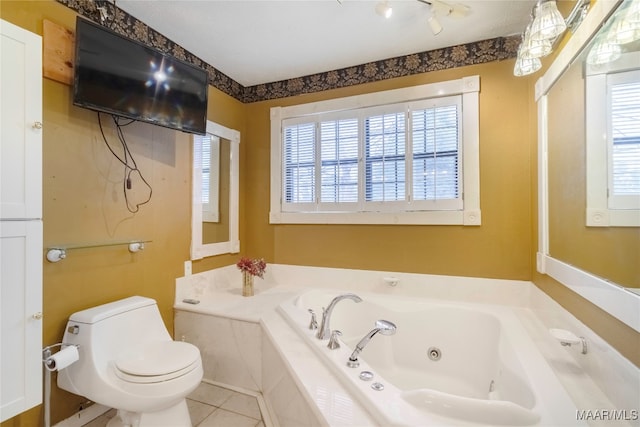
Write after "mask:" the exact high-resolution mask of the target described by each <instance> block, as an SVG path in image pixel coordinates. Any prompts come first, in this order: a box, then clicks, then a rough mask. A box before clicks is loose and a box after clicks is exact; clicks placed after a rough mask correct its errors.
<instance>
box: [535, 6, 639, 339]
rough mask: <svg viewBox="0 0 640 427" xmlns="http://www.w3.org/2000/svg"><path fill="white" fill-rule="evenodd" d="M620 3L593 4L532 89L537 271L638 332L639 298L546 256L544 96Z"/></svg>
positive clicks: (545, 120)
mask: <svg viewBox="0 0 640 427" xmlns="http://www.w3.org/2000/svg"><path fill="white" fill-rule="evenodd" d="M621 3H622V0H616V1H597V2H595V4H593V5H592V7H591V10H590V11H589V13H588V14H587V16H586V17H585V19H584V21H583V22H582V24H581V25H580V27H578V29H577V30H576V32H575V33H574V34H573V35H572V37H571V38H570V39H569V40H568V41H567V43H566V45H565V46H564V48H563V49H562V51H561V52H560V53H559V54H558V56H557V57H556V59H555V60H554V62H553V63H552V64H551V66H550V67H549V69H548V70H547V72H546V73H545V74H544V75H543V76H542V77H541V78H540V79H538V81H537V82H536V85H535V98H536V101H537V104H538V253H537V256H536V269H537V271H538V272H539V273H542V274H547V275H548V276H550V277H552V278H553V279H555V280H557V281H558V282H560V283H562V284H563V285H565V286H567V287H568V288H569V289H571V290H572V291H574V292H575V293H577V294H578V295H581V296H582V297H583V298H585V299H587V300H589V301H590V302H592V303H593V304H595V305H596V306H598V307H600V308H601V309H603V310H605V311H606V312H608V313H609V314H611V315H612V316H614V317H616V318H617V319H618V320H620V321H622V322H624V323H625V324H627V325H628V326H630V327H632V328H633V329H635V330H636V331H639V332H640V295H638V294H636V293H634V292H632V291H630V290H628V289H626V288H624V287H623V286H620V285H618V284H615V283H612V282H610V281H607V280H605V279H603V278H600V277H597V276H595V275H593V274H591V273H589V272H587V271H584V270H582V269H580V268H577V267H575V266H572V265H569V264H567V263H565V262H563V261H560V260H558V259H555V258H553V257H552V256H551V255H550V253H549V201H548V190H549V182H548V175H547V173H548V163H547V159H548V158H547V154H548V151H547V149H548V126H547V114H548V108H547V106H548V104H547V103H548V99H547V95H548V93H549V91H550V90H551V88H552V87H553V85H554V83H555V82H556V81H557V80H558V79H559V78H560V77H561V76H562V74H563V73H564V71H565V70H566V69H567V68H568V67H569V66H570V65H571V64H572V63H573V62H574V61H575V60H576V59H577V58H578V56H579V55H580V54H581V52H582V49H583V48H584V47H586V46H587V45H588V44H589V42H590V41H591V39H592V38H593V36H595V34H596V33H597V32H598V30H599V29H600V28H601V26H602V23H603V22H604V21H605V20H606V19H607V18H608V17H609V16H610V15H611V14H612V13H613V12H614V11H615V10H616V8H617V7H618V6H619V5H620V4H621ZM585 143H586V142H585ZM585 221H586V218H585Z"/></svg>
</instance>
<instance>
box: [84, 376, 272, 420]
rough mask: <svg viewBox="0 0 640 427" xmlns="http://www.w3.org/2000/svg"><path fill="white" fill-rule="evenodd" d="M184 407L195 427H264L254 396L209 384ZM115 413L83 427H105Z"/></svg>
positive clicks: (203, 386)
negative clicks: (187, 408) (186, 407)
mask: <svg viewBox="0 0 640 427" xmlns="http://www.w3.org/2000/svg"><path fill="white" fill-rule="evenodd" d="M187 406H188V407H189V414H190V415H191V423H192V424H193V426H194V427H265V425H264V422H263V420H262V416H261V415H260V408H259V407H258V401H257V400H256V398H255V397H253V396H249V395H246V394H242V393H238V392H235V391H232V390H229V389H226V388H222V387H218V386H215V385H212V384H207V383H204V382H203V383H200V385H199V386H198V388H197V389H195V390H194V391H193V393H191V394H190V395H189V396H187ZM115 414H116V412H115V410H113V409H112V410H110V411H108V412H107V413H105V414H103V415H101V416H100V417H98V418H96V419H95V420H93V421H91V422H89V423H87V424H85V425H84V426H83V427H104V426H106V425H107V423H108V422H109V420H110V419H111V418H113V417H114V416H115Z"/></svg>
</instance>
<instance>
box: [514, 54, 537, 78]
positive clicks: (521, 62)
mask: <svg viewBox="0 0 640 427" xmlns="http://www.w3.org/2000/svg"><path fill="white" fill-rule="evenodd" d="M540 68H542V62H541V61H540V59H539V58H528V59H526V58H523V57H522V56H521V55H519V54H518V58H517V59H516V65H515V66H514V67H513V75H514V76H516V77H520V76H526V75H528V74H533V73H535V72H536V71H538V70H539V69H540Z"/></svg>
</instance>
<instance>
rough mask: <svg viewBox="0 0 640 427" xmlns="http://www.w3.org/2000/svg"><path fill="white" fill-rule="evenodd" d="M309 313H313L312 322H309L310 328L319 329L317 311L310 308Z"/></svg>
mask: <svg viewBox="0 0 640 427" xmlns="http://www.w3.org/2000/svg"><path fill="white" fill-rule="evenodd" d="M309 313H311V322H309V329H311V330H314V329H318V321H317V320H316V313H315V312H314V311H313V310H312V309H309Z"/></svg>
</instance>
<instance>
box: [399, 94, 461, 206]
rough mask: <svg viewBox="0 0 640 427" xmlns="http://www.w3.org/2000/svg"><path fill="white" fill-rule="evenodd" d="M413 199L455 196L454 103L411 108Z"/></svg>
mask: <svg viewBox="0 0 640 427" xmlns="http://www.w3.org/2000/svg"><path fill="white" fill-rule="evenodd" d="M411 119H412V141H413V145H412V147H413V171H412V172H413V199H414V200H441V199H456V198H458V197H459V170H460V168H459V163H460V156H459V141H460V135H459V127H458V124H459V114H458V106H457V105H455V104H454V105H445V106H441V107H434V108H425V109H419V110H414V111H412V113H411Z"/></svg>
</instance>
